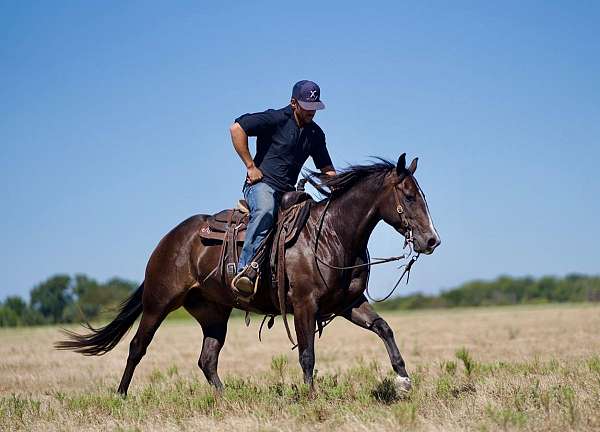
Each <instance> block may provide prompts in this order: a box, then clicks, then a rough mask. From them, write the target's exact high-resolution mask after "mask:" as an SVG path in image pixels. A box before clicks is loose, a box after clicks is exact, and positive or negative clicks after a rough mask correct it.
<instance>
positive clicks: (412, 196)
mask: <svg viewBox="0 0 600 432" xmlns="http://www.w3.org/2000/svg"><path fill="white" fill-rule="evenodd" d="M405 196H406V201H408V202H414V201H415V200H416V199H417V197H416V196H414V195H405Z"/></svg>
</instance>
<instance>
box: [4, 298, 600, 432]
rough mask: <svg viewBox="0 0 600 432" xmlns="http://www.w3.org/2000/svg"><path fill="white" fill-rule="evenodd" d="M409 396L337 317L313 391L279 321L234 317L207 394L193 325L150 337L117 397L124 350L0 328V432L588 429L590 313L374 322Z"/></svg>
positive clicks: (370, 341) (379, 354)
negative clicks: (97, 352) (216, 378)
mask: <svg viewBox="0 0 600 432" xmlns="http://www.w3.org/2000/svg"><path fill="white" fill-rule="evenodd" d="M385 318H386V319H387V320H388V322H389V323H390V325H391V326H392V328H393V329H394V330H395V333H396V338H397V341H398V343H399V346H400V350H401V352H402V354H403V356H404V358H405V360H406V363H407V367H408V370H409V373H411V375H412V378H413V380H414V384H415V388H414V390H413V391H412V392H411V393H410V394H409V395H408V396H403V397H400V396H399V395H397V394H396V392H395V390H394V387H393V386H392V385H391V381H390V380H389V379H388V378H389V377H390V366H389V361H388V358H387V354H386V352H385V349H384V347H383V344H382V343H381V341H380V340H379V339H378V338H377V337H376V336H375V335H373V334H371V333H370V332H367V331H365V330H362V329H359V328H357V327H354V326H353V325H352V324H350V323H347V322H345V321H343V320H342V319H339V321H337V320H336V321H335V322H334V324H332V325H331V326H330V327H328V328H327V330H326V332H325V334H324V336H323V338H322V339H321V340H320V341H318V342H317V369H318V374H317V383H318V384H317V388H318V395H317V396H316V397H315V398H310V397H309V396H308V393H307V389H306V388H305V387H304V386H303V385H302V384H301V383H300V381H301V380H300V368H299V366H298V364H297V361H296V355H297V353H296V351H293V352H291V351H289V343H288V342H287V338H286V336H285V332H284V331H283V329H282V326H281V323H280V321H278V322H277V324H276V326H275V328H274V329H272V330H270V331H269V330H266V329H265V333H264V334H263V343H262V344H259V343H258V341H257V328H258V324H259V321H260V320H259V319H258V317H255V318H254V319H253V323H252V325H251V327H250V328H246V327H245V326H244V323H243V321H242V320H233V321H232V322H231V325H230V333H229V335H228V341H227V344H226V346H225V348H224V349H223V352H222V354H221V362H220V365H219V371H220V374H221V376H222V377H224V378H225V380H224V381H225V384H226V390H225V393H224V394H223V395H222V396H219V395H215V394H214V393H213V392H212V390H211V389H210V388H209V387H208V385H207V384H206V383H205V380H204V377H203V375H202V374H201V372H200V371H199V369H198V368H197V366H196V362H197V358H198V355H199V351H200V346H201V340H202V338H201V330H200V328H199V326H197V325H196V324H195V323H193V322H191V321H170V322H167V323H165V324H163V326H162V327H161V328H160V329H159V331H158V334H157V336H156V337H155V339H154V341H153V343H152V345H151V346H150V348H149V350H148V353H147V354H146V357H144V359H143V360H142V363H141V364H140V366H139V367H138V369H137V371H136V374H135V376H134V379H133V383H132V386H131V388H130V396H129V397H128V398H127V399H126V400H123V399H121V398H119V397H117V396H115V395H114V389H115V388H116V386H117V384H118V380H119V379H120V376H121V373H122V371H123V367H124V365H125V359H126V355H127V346H128V344H127V342H128V341H129V338H130V337H131V334H130V335H129V337H128V338H127V341H124V342H122V343H121V344H120V345H119V346H118V347H117V348H116V349H115V350H114V351H113V352H111V353H109V354H108V355H106V356H104V357H100V358H87V357H82V356H80V355H77V354H73V353H69V352H58V351H54V350H53V349H52V348H51V344H52V342H53V341H54V340H56V339H57V338H59V337H60V336H59V333H58V329H57V328H48V327H46V328H30V329H17V330H14V329H13V330H5V329H2V330H0V341H1V344H0V358H1V359H2V360H1V362H0V430H71V429H73V430H223V431H225V430H227V431H231V430H232V429H235V430H260V431H269V430H290V431H291V430H294V431H297V430H307V431H308V430H327V431H331V430H365V431H367V430H368V431H379V430H382V431H384V430H385V431H392V430H398V429H400V428H404V429H409V430H463V429H467V430H504V429H507V430H513V429H515V430H561V431H563V430H593V429H597V430H600V356H599V353H600V332H599V331H600V308H599V307H593V306H586V305H567V306H540V307H506V308H486V309H457V310H447V311H423V312H403V313H395V314H393V313H386V314H385Z"/></svg>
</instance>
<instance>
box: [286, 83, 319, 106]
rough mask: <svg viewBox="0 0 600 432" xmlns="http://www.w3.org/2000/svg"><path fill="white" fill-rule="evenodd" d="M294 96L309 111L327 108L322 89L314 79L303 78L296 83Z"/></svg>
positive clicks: (293, 91) (293, 90)
mask: <svg viewBox="0 0 600 432" xmlns="http://www.w3.org/2000/svg"><path fill="white" fill-rule="evenodd" d="M292 97H293V98H294V99H296V100H297V101H298V104H299V105H300V106H301V107H302V109H305V110H307V111H313V110H322V109H325V104H324V103H323V102H321V89H320V88H319V86H318V85H317V83H314V82H312V81H308V80H302V81H298V82H297V83H296V84H294V88H293V89H292Z"/></svg>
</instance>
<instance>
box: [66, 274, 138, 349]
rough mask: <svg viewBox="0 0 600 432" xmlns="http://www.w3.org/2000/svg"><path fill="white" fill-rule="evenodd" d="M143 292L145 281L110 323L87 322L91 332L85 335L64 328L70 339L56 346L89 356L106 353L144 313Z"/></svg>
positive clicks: (125, 301)
mask: <svg viewBox="0 0 600 432" xmlns="http://www.w3.org/2000/svg"><path fill="white" fill-rule="evenodd" d="M143 292H144V282H142V284H141V285H140V286H139V288H138V289H137V290H135V292H134V293H133V294H131V296H129V298H127V299H126V300H124V301H123V303H121V306H120V309H119V314H118V315H117V317H116V318H115V319H114V320H112V321H111V322H110V323H108V324H107V325H105V326H104V327H100V328H93V327H92V326H91V325H90V324H89V323H85V324H84V327H86V328H88V329H89V330H90V333H88V334H83V335H80V334H77V333H75V332H72V331H69V330H63V332H64V333H65V334H66V335H67V337H68V340H63V341H59V342H56V343H55V344H54V347H55V348H56V349H59V350H73V351H75V352H78V353H81V354H83V355H88V356H92V355H103V354H106V353H107V352H109V351H110V350H111V349H113V348H114V347H115V346H116V345H117V344H118V343H119V341H120V340H121V339H122V338H123V336H125V334H127V332H128V331H129V329H130V328H131V326H132V325H133V323H134V322H135V320H136V319H137V318H138V317H139V316H140V314H141V313H142V293H143Z"/></svg>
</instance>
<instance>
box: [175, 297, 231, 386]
mask: <svg viewBox="0 0 600 432" xmlns="http://www.w3.org/2000/svg"><path fill="white" fill-rule="evenodd" d="M184 307H185V308H186V309H187V311H188V312H189V313H190V314H192V316H193V317H194V318H196V320H197V321H198V323H199V324H200V326H201V327H202V333H203V335H204V339H203V342H202V352H201V353H200V358H199V359H198V366H199V367H200V369H201V370H202V372H203V373H204V376H205V377H206V379H207V380H208V382H209V383H210V384H211V385H212V386H214V387H215V388H216V389H217V390H222V389H223V383H221V380H220V379H219V375H218V374H217V365H218V363H219V353H220V352H221V348H223V345H224V344H225V337H226V335H227V322H228V321H229V315H230V314H231V307H228V306H224V305H221V304H218V303H212V302H207V301H204V300H201V299H198V298H193V297H191V296H188V298H187V299H186V301H185V304H184Z"/></svg>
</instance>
